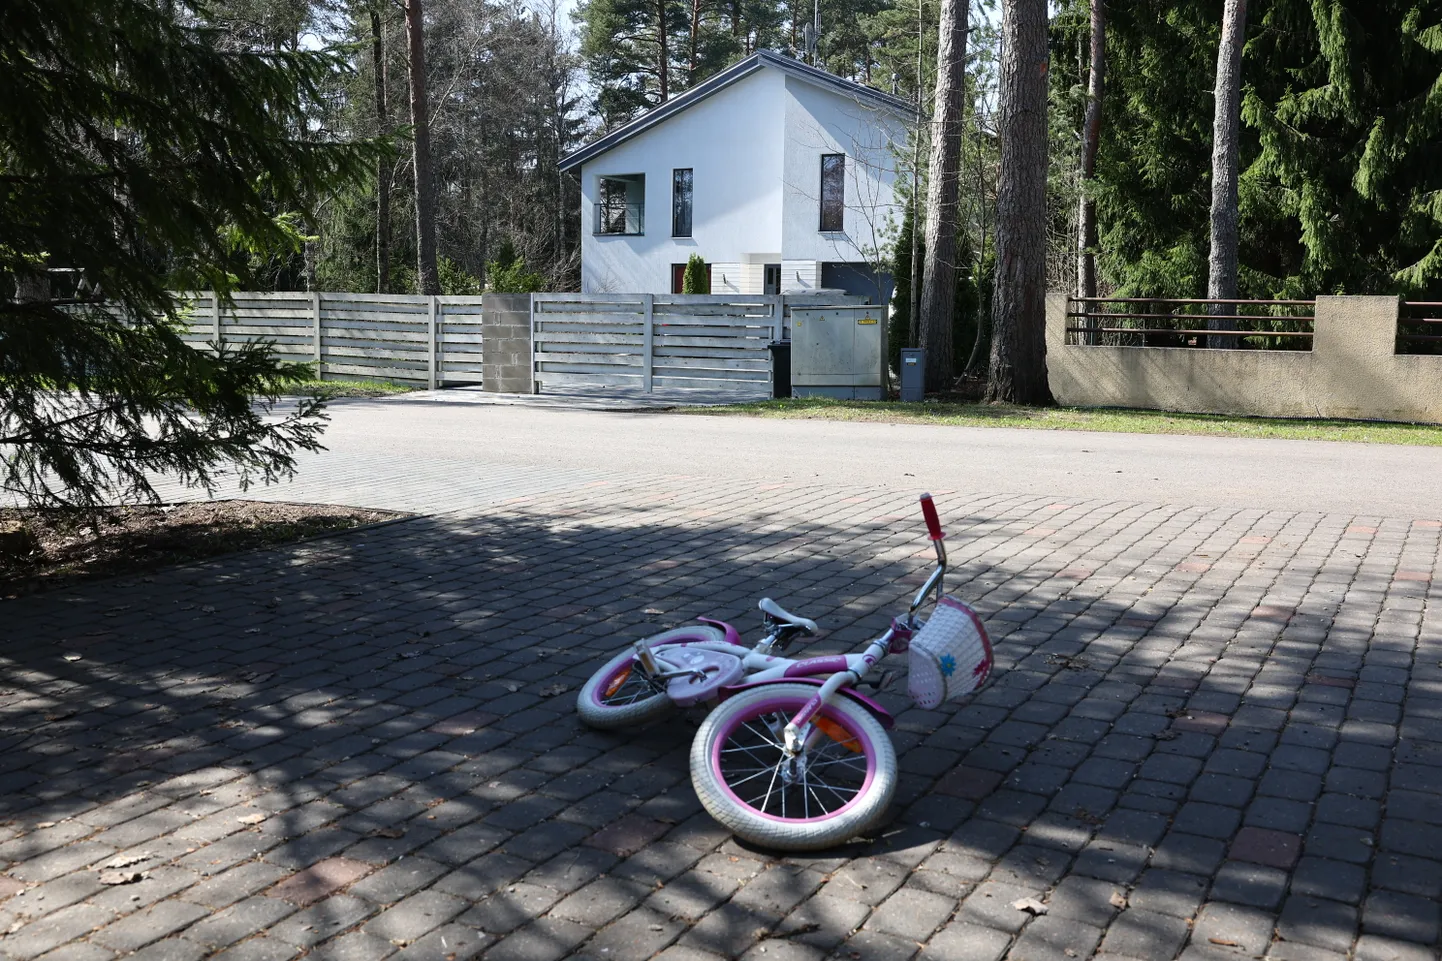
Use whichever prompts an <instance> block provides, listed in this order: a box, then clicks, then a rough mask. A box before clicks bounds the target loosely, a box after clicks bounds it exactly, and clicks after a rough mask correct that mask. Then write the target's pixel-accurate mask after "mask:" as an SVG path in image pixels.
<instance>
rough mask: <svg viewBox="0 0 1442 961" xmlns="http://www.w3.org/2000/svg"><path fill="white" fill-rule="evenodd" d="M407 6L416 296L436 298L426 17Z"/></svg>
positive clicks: (416, 0) (412, 0)
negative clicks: (414, 177)
mask: <svg viewBox="0 0 1442 961" xmlns="http://www.w3.org/2000/svg"><path fill="white" fill-rule="evenodd" d="M405 5H406V52H407V54H408V56H409V64H408V66H409V72H410V81H411V129H412V131H413V134H414V140H413V152H412V162H413V165H414V167H415V174H416V293H418V294H429V295H435V294H439V293H440V292H441V278H440V273H439V272H438V271H437V270H436V195H435V183H434V181H433V179H432V176H431V131H430V109H429V108H428V107H427V105H426V35H425V22H424V20H425V14H424V11H423V10H422V9H421V0H405Z"/></svg>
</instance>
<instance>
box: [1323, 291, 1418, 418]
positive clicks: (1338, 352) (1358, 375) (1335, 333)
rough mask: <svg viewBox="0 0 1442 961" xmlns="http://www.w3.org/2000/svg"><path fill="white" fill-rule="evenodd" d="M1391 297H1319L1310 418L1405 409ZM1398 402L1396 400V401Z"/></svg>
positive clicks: (1364, 415) (1394, 304)
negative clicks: (1400, 394) (1400, 395)
mask: <svg viewBox="0 0 1442 961" xmlns="http://www.w3.org/2000/svg"><path fill="white" fill-rule="evenodd" d="M1398 309H1399V300H1398V298H1396V297H1358V296H1345V297H1318V298H1317V307H1316V312H1315V315H1314V316H1315V317H1316V323H1315V324H1314V326H1313V330H1314V331H1315V333H1314V334H1313V337H1312V355H1313V361H1314V364H1315V367H1314V371H1315V374H1314V378H1315V379H1314V380H1313V382H1312V383H1311V385H1310V390H1309V391H1308V393H1309V397H1310V400H1311V402H1312V405H1313V407H1314V416H1320V417H1349V418H1364V419H1365V418H1372V417H1378V416H1386V415H1387V414H1386V413H1385V412H1390V411H1392V410H1394V409H1397V408H1399V407H1405V406H1409V405H1407V404H1401V403H1398V402H1395V401H1394V400H1393V399H1390V398H1391V396H1392V395H1393V394H1394V393H1395V392H1396V391H1397V388H1398V387H1399V386H1401V385H1399V384H1397V383H1396V369H1395V367H1396V365H1395V363H1394V360H1395V354H1396V350H1397V316H1398ZM1397 400H1400V398H1398V399H1397Z"/></svg>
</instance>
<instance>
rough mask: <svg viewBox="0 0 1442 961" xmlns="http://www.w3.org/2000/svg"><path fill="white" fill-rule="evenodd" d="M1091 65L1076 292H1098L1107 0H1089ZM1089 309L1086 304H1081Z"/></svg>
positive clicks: (1084, 294)
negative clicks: (1096, 190) (1096, 186)
mask: <svg viewBox="0 0 1442 961" xmlns="http://www.w3.org/2000/svg"><path fill="white" fill-rule="evenodd" d="M1091 8H1092V38H1091V67H1090V69H1089V70H1088V72H1087V109H1086V119H1085V120H1084V121H1083V122H1082V143H1081V199H1080V200H1079V201H1078V203H1077V217H1076V220H1077V231H1076V236H1077V262H1076V277H1077V290H1076V293H1077V296H1078V297H1095V296H1096V295H1097V261H1096V249H1097V202H1096V198H1095V197H1094V196H1092V181H1093V180H1094V179H1095V178H1096V170H1097V144H1098V143H1099V141H1100V140H1101V131H1102V93H1103V89H1104V84H1105V82H1106V68H1107V60H1106V0H1091ZM1083 309H1089V308H1083Z"/></svg>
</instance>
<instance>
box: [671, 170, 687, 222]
mask: <svg viewBox="0 0 1442 961" xmlns="http://www.w3.org/2000/svg"><path fill="white" fill-rule="evenodd" d="M671 236H672V237H689V236H691V168H690V167H678V168H677V169H675V170H673V171H671Z"/></svg>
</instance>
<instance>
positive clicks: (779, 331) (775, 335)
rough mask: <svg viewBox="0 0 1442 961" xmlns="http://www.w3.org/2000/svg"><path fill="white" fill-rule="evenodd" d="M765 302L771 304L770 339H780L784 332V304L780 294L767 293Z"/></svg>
mask: <svg viewBox="0 0 1442 961" xmlns="http://www.w3.org/2000/svg"><path fill="white" fill-rule="evenodd" d="M766 302H767V303H768V304H770V305H771V339H772V340H781V339H782V337H783V335H784V334H785V332H786V305H785V304H784V303H783V302H782V300H781V295H780V294H767V295H766Z"/></svg>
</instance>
